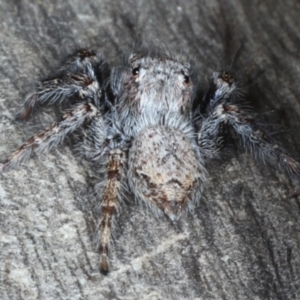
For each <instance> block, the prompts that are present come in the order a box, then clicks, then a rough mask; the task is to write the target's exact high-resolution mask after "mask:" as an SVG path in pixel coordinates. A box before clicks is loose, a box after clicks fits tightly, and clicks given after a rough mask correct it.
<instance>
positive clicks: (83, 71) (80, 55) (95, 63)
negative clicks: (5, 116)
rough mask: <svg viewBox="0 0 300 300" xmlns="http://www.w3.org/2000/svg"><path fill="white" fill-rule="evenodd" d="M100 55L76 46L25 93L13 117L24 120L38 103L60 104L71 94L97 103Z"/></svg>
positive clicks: (99, 83) (100, 64) (100, 93)
mask: <svg viewBox="0 0 300 300" xmlns="http://www.w3.org/2000/svg"><path fill="white" fill-rule="evenodd" d="M103 66H104V61H103V59H102V58H101V57H100V56H99V55H96V54H95V53H94V52H92V51H89V50H80V51H77V52H76V53H74V54H73V55H71V56H70V57H69V58H68V59H67V60H66V62H65V64H64V65H63V67H62V68H60V70H59V72H58V73H57V75H56V76H55V77H53V78H51V79H46V80H43V81H41V82H39V83H38V84H37V87H36V90H35V91H33V92H32V93H30V94H28V95H27V97H26V98H25V101H24V103H23V107H22V108H21V110H20V111H19V112H18V113H17V116H16V119H17V120H26V119H27V118H28V117H29V116H30V114H31V113H32V111H33V109H34V108H35V107H36V106H38V105H45V104H46V105H55V104H61V103H63V102H64V101H66V100H68V99H70V98H71V97H75V98H77V100H79V101H89V102H91V103H93V104H94V105H96V106H97V107H98V106H99V105H100V104H99V101H100V98H101V96H102V90H101V88H102V87H101V85H102V84H103V82H102V79H101V74H102V68H103Z"/></svg>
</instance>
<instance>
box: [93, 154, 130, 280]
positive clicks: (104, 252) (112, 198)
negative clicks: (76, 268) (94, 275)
mask: <svg viewBox="0 0 300 300" xmlns="http://www.w3.org/2000/svg"><path fill="white" fill-rule="evenodd" d="M124 163H125V153H124V152H123V151H122V150H121V149H119V148H116V149H113V150H111V151H110V153H109V158H108V164H107V180H106V183H105V186H104V190H103V193H102V205H101V219H100V222H99V235H100V238H99V243H98V249H99V252H100V271H101V273H103V274H105V275H106V274H107V273H108V271H109V263H108V246H109V243H110V240H111V226H112V219H113V216H114V215H115V213H116V209H117V203H118V197H119V195H120V191H121V179H122V178H123V172H124V168H123V166H124Z"/></svg>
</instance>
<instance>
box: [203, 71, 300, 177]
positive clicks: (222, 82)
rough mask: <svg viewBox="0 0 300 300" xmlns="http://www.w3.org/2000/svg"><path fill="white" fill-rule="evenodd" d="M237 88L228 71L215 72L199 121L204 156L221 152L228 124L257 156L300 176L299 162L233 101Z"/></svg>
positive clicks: (253, 154) (210, 156)
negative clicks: (203, 112)
mask: <svg viewBox="0 0 300 300" xmlns="http://www.w3.org/2000/svg"><path fill="white" fill-rule="evenodd" d="M235 89H236V84H235V80H234V76H233V74H230V73H226V72H225V73H221V74H218V75H215V77H214V80H213V86H212V88H211V91H212V92H211V93H210V101H209V102H208V107H207V110H206V116H204V117H203V118H202V120H201V122H200V123H199V124H198V126H199V128H200V129H199V132H198V144H199V147H200V148H201V150H202V153H203V155H204V156H205V157H206V158H212V157H214V156H215V155H216V153H218V152H219V151H220V147H219V144H220V143H221V142H222V135H221V133H222V128H223V126H224V125H227V124H228V125H229V126H231V127H232V128H233V129H234V131H235V133H236V134H237V135H238V137H239V138H240V140H241V141H242V144H243V146H244V147H245V148H246V149H247V150H248V151H249V152H250V153H251V154H252V156H253V157H254V158H255V159H259V160H261V161H263V162H267V161H269V162H273V163H275V162H276V163H279V165H280V166H281V167H282V168H283V169H284V170H286V171H287V172H288V173H289V175H296V176H297V177H299V176H300V164H299V163H298V162H297V161H296V160H294V159H293V158H291V157H290V156H289V155H288V154H287V153H286V152H285V150H284V149H283V148H282V147H280V146H279V145H278V144H277V143H276V142H275V141H274V140H273V139H272V138H271V137H270V136H269V135H267V134H266V133H265V132H264V131H262V130H261V129H260V128H259V127H258V126H257V124H256V123H255V121H254V119H253V117H252V115H251V114H249V113H246V112H245V111H243V110H242V109H241V108H239V106H238V105H236V104H231V103H230V98H231V96H232V93H233V92H234V91H235Z"/></svg>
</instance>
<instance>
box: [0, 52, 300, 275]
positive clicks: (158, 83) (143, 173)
mask: <svg viewBox="0 0 300 300" xmlns="http://www.w3.org/2000/svg"><path fill="white" fill-rule="evenodd" d="M105 66H106V64H105V62H104V61H103V59H102V58H101V56H100V55H97V54H96V53H94V52H92V51H89V50H80V51H77V52H76V53H74V54H73V55H72V56H70V57H69V58H68V59H67V61H66V62H65V64H64V65H63V67H62V68H61V69H60V70H59V72H58V73H57V76H55V77H54V78H52V79H49V80H44V81H42V82H40V83H39V84H38V86H37V88H36V90H35V91H34V92H33V93H31V94H29V95H28V96H27V97H26V99H25V102H24V105H23V108H22V109H21V111H20V112H19V113H18V115H17V119H19V120H25V119H27V118H28V117H29V116H30V114H31V113H32V111H33V109H34V108H36V106H38V105H59V104H69V105H70V106H71V108H70V110H69V111H68V112H67V113H66V114H64V116H63V118H62V120H61V121H60V122H57V123H54V124H53V125H51V126H50V127H48V128H46V129H45V130H44V131H42V132H40V133H38V134H36V135H34V136H33V137H31V138H30V139H29V140H27V141H26V142H25V143H24V144H23V145H22V146H21V147H20V148H19V149H18V150H16V151H15V152H13V153H12V154H11V155H10V156H9V157H8V158H7V159H6V160H5V161H4V162H2V164H1V165H0V170H1V171H4V170H7V169H9V168H11V167H13V166H15V165H16V164H18V163H19V162H21V161H22V160H25V159H26V158H28V157H29V154H30V153H31V151H33V150H34V151H37V152H41V151H43V150H48V149H50V148H51V147H53V146H54V145H57V144H58V143H59V142H61V141H62V140H63V139H64V138H65V137H66V136H67V135H68V134H70V133H72V132H74V131H75V130H77V129H79V128H82V132H83V137H84V138H83V143H82V147H81V149H83V150H82V151H83V153H84V154H85V156H86V157H87V158H88V159H89V160H91V161H94V162H100V164H101V165H102V166H105V172H104V173H105V174H104V176H103V178H101V182H100V183H99V185H98V191H99V194H100V195H99V198H100V199H101V203H102V205H101V219H100V222H99V224H98V230H99V243H98V247H99V252H100V271H101V272H102V273H104V274H107V272H108V271H109V264H108V258H107V256H108V246H109V242H110V239H111V224H112V218H113V217H114V215H115V212H116V208H117V205H118V202H119V201H120V200H121V198H122V197H123V196H122V195H123V192H124V190H125V189H126V190H129V191H131V193H132V194H133V195H134V197H136V199H137V200H138V201H142V202H144V203H146V204H147V205H149V206H150V207H151V208H152V209H154V210H155V211H156V212H157V211H158V212H163V213H165V214H166V215H167V216H168V217H169V218H170V219H171V220H172V221H176V220H177V219H178V218H179V216H180V215H181V213H182V211H183V210H184V209H185V208H186V207H187V205H188V204H189V203H191V202H192V201H197V200H198V199H199V198H200V196H201V193H202V189H203V185H204V182H205V178H206V170H205V163H206V162H207V161H208V160H210V159H212V158H214V157H216V156H217V155H218V154H219V153H220V151H221V150H222V143H223V141H224V134H223V133H224V131H223V129H224V126H227V127H231V128H232V129H233V131H234V132H235V134H236V136H238V137H239V139H240V140H241V142H242V145H243V146H244V147H245V148H246V149H247V150H249V152H250V153H251V154H252V155H253V156H254V157H255V158H257V159H261V160H262V161H273V162H276V163H277V164H279V165H280V166H281V167H282V168H283V169H285V170H286V171H287V172H288V173H290V174H292V175H297V176H299V175H300V164H299V163H298V162H297V161H295V160H294V159H292V158H291V157H289V156H288V155H287V154H286V153H285V151H284V150H283V149H282V148H281V147H279V146H278V145H277V144H276V143H275V142H274V141H273V140H272V139H271V138H270V137H269V136H268V135H267V134H266V133H264V132H263V131H262V130H260V129H259V128H258V127H257V125H256V124H255V122H254V120H253V117H252V115H251V114H249V113H246V112H245V111H243V110H242V109H241V108H240V107H239V105H238V104H233V103H232V96H233V95H234V93H235V92H236V90H237V88H238V84H237V82H236V80H235V77H234V74H232V73H231V72H221V73H214V74H213V77H212V79H211V84H210V88H209V90H208V92H207V93H206V95H205V96H204V98H203V99H201V100H200V101H198V103H199V105H195V103H196V102H195V98H196V97H195V87H196V86H197V84H196V79H195V76H194V74H193V72H192V68H191V64H190V63H188V62H186V61H181V60H180V59H176V58H174V57H172V56H168V55H161V56H155V55H154V56H151V55H146V56H144V55H130V56H128V58H127V59H126V60H125V61H124V63H123V64H122V65H120V66H118V67H114V68H113V69H112V70H111V72H110V74H109V75H108V74H106V72H105V71H104V70H105V69H106V67H105Z"/></svg>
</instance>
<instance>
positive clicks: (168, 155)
mask: <svg viewBox="0 0 300 300" xmlns="http://www.w3.org/2000/svg"><path fill="white" fill-rule="evenodd" d="M193 148H194V147H192V144H191V141H190V140H189V138H187V137H186V136H185V135H184V134H183V133H182V132H181V131H180V130H178V129H175V128H170V127H166V126H152V127H148V128H146V129H144V130H143V131H141V132H140V133H139V134H138V135H137V137H136V139H135V140H134V141H133V144H132V147H131V149H130V152H129V170H128V171H129V176H128V177H129V184H130V187H131V189H132V190H134V191H135V194H136V197H137V198H138V200H142V201H145V202H146V203H147V204H154V205H155V206H156V207H158V208H159V209H161V210H162V211H164V212H165V213H166V214H167V215H168V216H169V217H170V219H171V220H176V219H177V218H178V217H179V216H180V214H181V212H182V209H183V208H184V207H185V206H186V204H187V203H188V201H190V200H193V199H194V198H195V197H200V192H201V188H202V182H203V180H204V175H205V174H204V173H205V170H204V168H203V166H202V165H201V163H200V159H199V155H198V154H197V153H196V152H195V150H194V149H193Z"/></svg>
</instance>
